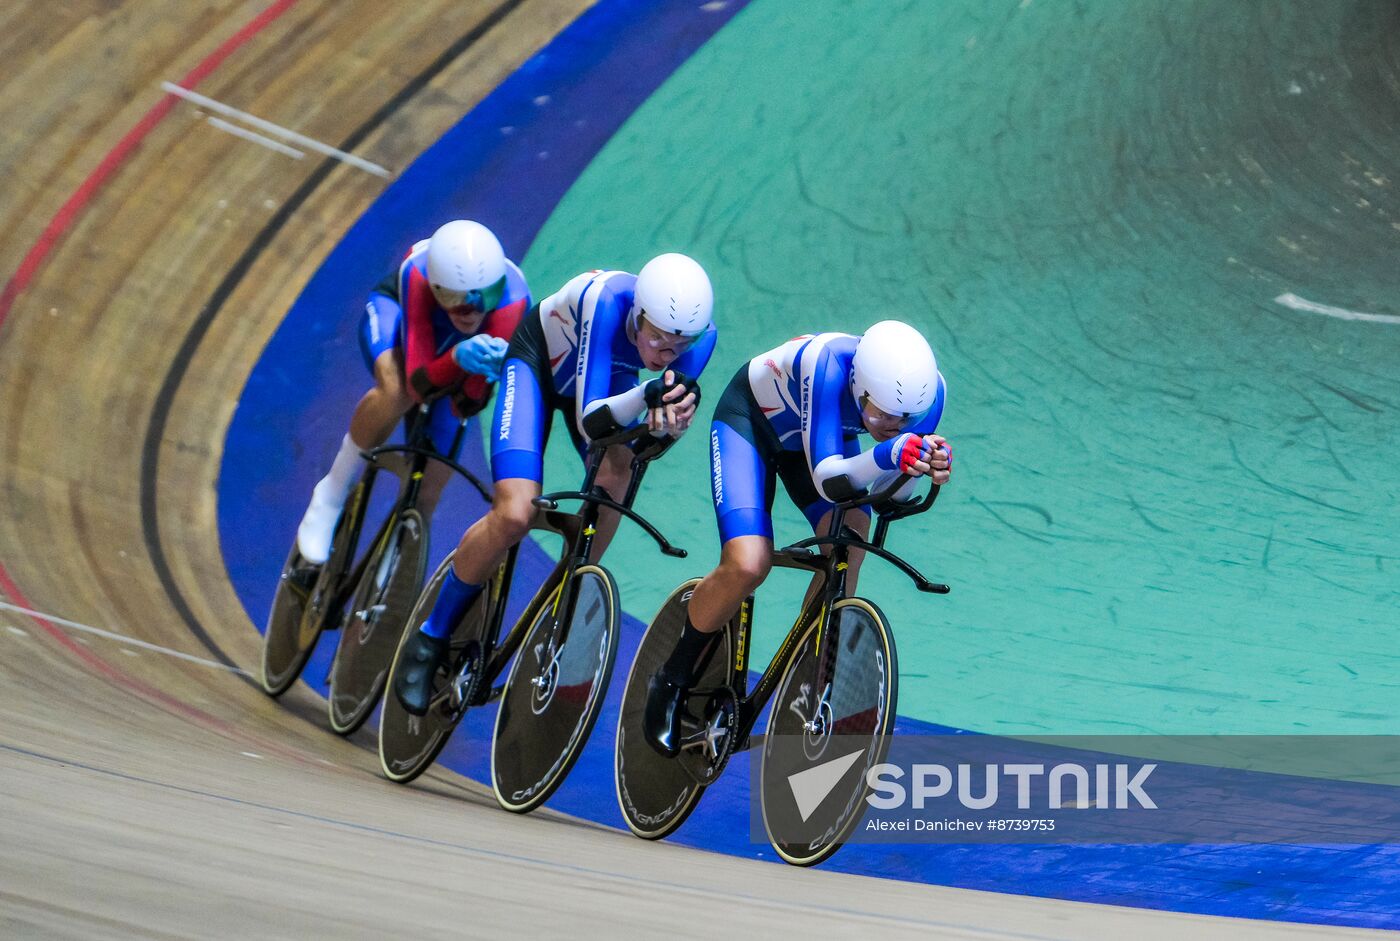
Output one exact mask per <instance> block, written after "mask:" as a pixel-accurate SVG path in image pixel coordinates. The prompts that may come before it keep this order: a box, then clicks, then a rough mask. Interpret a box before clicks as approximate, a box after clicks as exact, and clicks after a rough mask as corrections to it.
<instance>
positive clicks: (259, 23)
mask: <svg viewBox="0 0 1400 941" xmlns="http://www.w3.org/2000/svg"><path fill="white" fill-rule="evenodd" d="M297 2H298V0H276V2H275V3H273V4H272V5H270V6H268V7H267V8H266V9H264V10H263V11H262V12H261V13H259V14H258V15H257V16H255V17H253V18H252V19H251V20H249V21H248V22H247V23H246V24H244V26H243V27H242V28H241V29H240V30H238V32H236V33H234V34H233V35H232V36H230V37H229V38H228V39H227V40H225V41H224V42H223V43H222V44H221V45H220V46H219V48H217V49H215V50H214V51H213V52H211V53H210V54H209V55H208V56H206V57H205V58H204V59H203V60H202V61H201V62H200V63H199V64H198V65H196V66H195V67H194V68H193V69H191V70H190V71H189V73H188V74H187V75H186V76H185V77H184V78H182V79H180V81H178V82H176V83H175V84H177V85H179V86H181V87H182V88H194V87H195V86H196V85H198V84H199V83H200V82H202V81H204V79H206V78H208V77H209V75H210V73H212V72H213V71H214V70H215V69H217V68H218V67H219V66H220V65H222V64H223V63H224V61H225V60H226V59H227V58H228V57H229V56H231V55H232V54H233V53H234V52H235V51H236V50H237V49H238V48H239V47H240V46H242V45H244V44H245V43H246V42H248V40H250V39H252V38H253V37H254V36H256V35H257V34H258V33H260V32H262V30H263V29H265V28H266V27H267V26H268V24H270V23H272V22H273V21H274V20H276V19H277V18H278V17H280V16H281V15H282V14H284V13H286V12H287V11H288V10H290V9H291V8H292V7H293V6H295V5H296V3H297ZM178 100H179V99H178V98H177V97H176V96H175V95H170V94H167V95H164V96H163V97H162V98H161V100H160V101H159V102H158V103H157V104H156V105H155V107H153V108H151V110H150V111H147V112H146V113H145V114H144V115H143V116H142V117H141V120H139V121H137V122H136V126H135V127H133V128H132V129H131V130H130V131H127V133H126V134H125V136H123V137H122V139H121V140H119V141H117V145H116V146H115V147H113V148H112V149H111V150H110V151H108V152H107V155H106V156H105V157H103V158H102V161H101V162H100V163H99V164H98V165H97V168H96V169H95V170H93V171H92V173H90V174H89V175H88V177H87V179H85V180H83V182H82V185H80V186H79V187H78V188H77V189H76V190H74V191H73V195H72V196H69V197H68V199H67V201H66V202H64V204H63V205H62V206H61V207H60V208H59V210H58V212H57V213H56V214H55V215H54V217H53V218H52V219H51V220H49V224H48V225H47V226H45V227H44V231H43V232H42V233H40V235H39V240H38V241H37V242H35V243H34V244H33V245H32V246H31V247H30V249H29V251H28V252H27V253H26V254H25V256H24V259H23V260H22V261H21V262H20V264H19V268H18V270H16V271H15V273H14V275H12V276H11V277H10V279H9V280H8V281H6V282H5V288H4V290H3V291H0V326H3V325H4V323H5V318H6V317H7V316H9V313H10V309H11V308H12V307H13V306H14V302H15V298H17V297H18V296H19V295H20V294H21V293H22V292H23V291H24V290H25V288H27V287H29V284H30V282H32V281H33V280H34V275H35V274H36V273H38V271H39V269H40V268H41V267H42V266H43V264H44V261H45V260H46V259H47V258H48V256H49V253H50V252H52V251H53V249H54V247H55V246H56V245H57V244H58V243H59V241H60V240H61V239H62V238H63V235H64V233H65V232H67V231H68V229H69V228H70V227H71V226H72V225H73V221H74V220H75V219H77V218H78V215H79V214H80V213H81V212H82V211H83V209H85V208H86V207H87V205H88V203H90V202H91V201H92V198H93V197H94V196H96V195H97V193H98V191H99V190H100V189H101V188H102V186H103V184H105V183H106V182H107V180H108V179H109V178H110V177H111V176H112V174H114V173H115V172H116V171H117V170H118V169H119V168H120V167H121V165H122V164H123V163H125V162H126V160H127V158H128V157H130V156H131V154H132V152H133V151H135V150H136V147H137V145H139V144H140V143H141V141H142V140H143V139H144V138H145V137H146V136H147V135H148V134H150V133H151V131H152V130H153V129H154V128H155V126H156V125H157V124H159V123H160V122H161V121H162V120H163V119H164V118H165V116H166V115H168V114H169V113H170V110H171V108H173V107H174V106H175V102H176V101H178ZM0 591H3V592H4V593H5V594H6V595H8V596H9V597H10V599H11V600H12V601H14V602H15V603H16V604H18V605H21V606H23V607H25V608H30V609H33V608H34V607H35V606H34V604H33V603H31V602H30V601H29V599H28V598H27V597H25V594H24V592H22V591H20V589H19V586H18V585H16V584H15V583H14V580H13V579H12V578H10V574H9V572H8V571H6V569H5V566H4V564H3V563H0ZM28 617H29V619H30V620H31V621H33V622H34V623H35V624H37V625H38V626H39V627H40V628H42V629H43V630H44V632H45V633H47V634H49V635H50V636H51V637H53V638H54V640H56V641H57V642H58V643H59V644H60V645H61V646H62V647H63V648H64V649H66V650H68V651H69V652H70V653H72V654H73V655H74V656H76V657H77V658H78V659H80V660H82V661H83V662H84V663H86V664H87V665H88V666H89V667H90V668H92V669H93V670H95V671H96V672H97V673H99V674H101V675H102V676H104V677H106V678H107V679H109V680H111V681H112V682H114V683H116V684H118V685H121V686H125V687H126V688H127V689H129V690H131V691H132V692H134V693H135V694H136V695H138V696H140V697H141V698H143V699H145V700H147V701H148V702H152V703H155V704H156V705H159V706H163V707H164V708H166V709H169V710H171V711H174V712H176V713H178V714H179V715H181V716H184V717H185V718H187V719H192V720H194V721H195V722H197V723H199V724H200V725H203V726H205V727H206V728H213V729H215V730H217V731H220V732H223V733H224V734H226V735H229V736H230V737H235V738H243V739H245V740H249V741H257V740H256V739H254V738H253V737H252V736H249V735H247V734H246V733H241V732H239V731H238V730H237V729H235V728H234V727H233V726H231V725H230V724H229V723H227V722H225V721H223V720H222V719H219V718H218V717H216V716H211V715H209V714H208V713H206V712H203V711H201V710H199V709H196V708H194V707H193V706H190V705H187V704H186V703H182V702H180V701H179V700H177V699H174V698H173V697H171V696H168V695H166V694H165V693H163V692H161V691H160V690H158V689H155V688H154V687H152V686H150V685H148V684H146V683H144V682H142V681H141V680H138V679H136V678H135V677H133V676H130V675H128V674H126V673H125V672H123V671H121V670H119V669H117V668H116V667H114V666H112V665H111V664H110V663H108V662H107V661H105V660H103V659H102V658H101V657H99V656H97V654H95V653H93V652H92V651H90V650H88V649H87V648H86V647H84V646H82V645H81V644H79V643H78V642H77V641H75V640H73V639H72V638H71V637H69V636H68V635H67V634H66V633H64V631H63V630H62V629H61V628H59V627H58V625H56V624H54V623H53V622H52V621H49V620H48V619H47V618H43V617H40V616H38V615H33V614H31V615H28ZM258 744H259V745H261V746H262V747H264V748H266V749H268V750H270V751H278V752H281V753H283V754H289V755H291V756H292V757H296V758H301V759H302V760H305V759H304V758H303V757H302V756H301V755H299V754H297V753H296V752H294V751H291V750H289V749H287V748H286V747H285V746H280V745H277V744H275V743H272V742H266V741H258Z"/></svg>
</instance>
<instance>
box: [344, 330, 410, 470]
mask: <svg viewBox="0 0 1400 941" xmlns="http://www.w3.org/2000/svg"><path fill="white" fill-rule="evenodd" d="M412 407H413V398H412V396H410V395H409V394H408V390H407V388H405V386H404V377H403V357H402V355H401V354H400V352H399V351H398V350H385V351H384V352H383V353H380V354H379V356H378V358H377V359H375V361H374V388H372V389H370V390H369V391H368V392H366V393H365V394H364V396H363V397H361V399H360V402H359V404H358V405H356V406H355V414H353V415H352V416H350V440H351V441H353V442H355V444H357V445H358V446H359V447H360V448H361V449H362V450H368V449H370V448H377V447H379V446H380V445H381V444H383V443H384V442H385V441H388V440H389V435H391V434H393V433H394V428H395V427H396V426H397V425H398V423H399V421H400V420H401V419H402V418H403V417H404V415H406V414H407V413H408V410H409V409H410V408H412Z"/></svg>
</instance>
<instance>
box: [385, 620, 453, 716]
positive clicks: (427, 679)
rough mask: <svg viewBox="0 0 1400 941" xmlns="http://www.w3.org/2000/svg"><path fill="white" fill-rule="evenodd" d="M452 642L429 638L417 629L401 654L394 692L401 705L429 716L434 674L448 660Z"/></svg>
mask: <svg viewBox="0 0 1400 941" xmlns="http://www.w3.org/2000/svg"><path fill="white" fill-rule="evenodd" d="M449 642H450V638H447V637H429V636H428V635H427V634H424V633H423V632H422V631H421V630H417V631H414V632H413V637H412V638H411V639H410V640H409V642H408V645H407V646H406V647H404V649H403V653H402V654H400V655H399V668H398V670H397V671H395V677H394V695H395V696H397V697H398V699H399V705H401V706H403V707H404V709H405V710H407V711H408V712H409V713H411V714H413V715H415V716H422V715H427V713H428V702H429V700H431V699H432V696H433V676H434V675H435V674H436V673H437V671H438V667H440V666H442V661H443V660H445V659H447V646H448V643H449Z"/></svg>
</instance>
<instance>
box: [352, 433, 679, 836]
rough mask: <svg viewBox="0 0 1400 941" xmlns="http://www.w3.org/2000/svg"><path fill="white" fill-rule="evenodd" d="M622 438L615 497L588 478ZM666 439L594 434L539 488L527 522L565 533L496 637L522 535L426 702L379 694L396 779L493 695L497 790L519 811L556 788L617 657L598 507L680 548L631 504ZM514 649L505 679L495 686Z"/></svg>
mask: <svg viewBox="0 0 1400 941" xmlns="http://www.w3.org/2000/svg"><path fill="white" fill-rule="evenodd" d="M617 444H626V445H629V446H630V447H631V448H632V451H633V456H632V462H631V466H632V477H631V481H630V482H629V484H628V487H627V492H626V494H625V495H624V497H623V499H622V500H621V501H620V502H618V501H614V500H612V499H611V498H610V497H609V496H608V494H607V492H606V491H604V490H603V489H602V488H601V487H598V486H596V485H595V483H594V480H595V478H596V476H597V472H598V466H599V464H600V462H601V459H602V455H603V453H604V452H605V451H606V450H607V448H609V447H611V446H613V445H617ZM672 444H674V439H670V438H658V437H655V436H653V435H651V434H650V433H649V432H648V431H647V428H646V426H645V425H642V426H639V427H637V428H633V429H629V430H627V431H624V432H621V433H619V434H617V435H613V436H611V437H609V438H605V439H599V440H598V441H596V442H594V443H593V444H592V445H591V446H590V448H589V451H588V455H587V461H586V463H587V472H586V475H585V478H584V482H583V485H582V487H580V488H579V489H578V490H576V491H561V492H558V493H548V494H544V495H542V496H540V497H537V498H536V499H535V506H536V507H537V508H538V511H539V512H538V513H537V514H536V518H535V521H534V524H533V526H532V528H533V529H536V530H540V531H544V532H551V533H555V534H558V535H560V536H562V537H563V539H564V550H563V553H562V555H561V557H560V560H559V562H558V563H557V564H556V565H555V567H554V569H553V571H552V572H551V573H550V575H549V576H548V577H547V578H546V579H545V581H544V582H543V584H542V585H541V586H540V587H539V589H538V590H537V591H536V592H535V594H534V595H533V597H532V598H531V599H530V601H529V603H528V604H527V605H526V606H525V609H524V612H523V613H522V614H521V615H520V617H519V618H518V619H517V620H516V622H515V624H514V625H513V626H512V627H511V628H510V630H509V631H508V632H507V633H506V635H505V638H504V639H503V640H502V639H500V638H501V630H502V627H503V622H504V619H505V609H506V601H507V599H508V597H509V595H510V587H511V582H512V579H513V576H514V574H515V565H516V560H517V557H518V553H519V546H518V545H517V546H515V547H512V548H511V550H510V551H509V552H508V553H507V555H506V558H505V560H504V561H503V562H502V563H501V565H500V567H499V568H498V569H497V570H496V573H495V575H494V576H493V577H492V578H491V580H490V582H489V583H488V584H487V586H486V590H485V591H483V592H482V595H481V596H480V598H478V599H477V601H476V603H474V604H473V605H472V607H471V608H470V609H469V610H468V611H467V613H466V615H465V616H464V617H463V619H462V622H461V623H460V624H458V625H457V627H456V629H455V630H454V631H453V633H452V639H451V642H450V644H449V647H448V651H449V652H448V656H447V658H446V661H445V664H444V666H443V667H442V668H441V669H439V670H438V671H437V674H436V675H435V676H434V678H433V692H432V695H431V697H430V700H429V705H428V711H427V713H426V714H425V715H423V716H414V715H412V714H411V713H409V712H408V711H407V710H405V709H404V708H403V706H402V704H400V703H399V702H398V700H397V698H396V697H394V696H392V695H391V696H387V697H385V700H384V712H383V715H382V717H381V720H380V725H379V758H380V766H381V768H382V769H383V771H384V774H385V776H386V777H388V778H389V779H390V780H392V781H397V782H399V783H407V782H409V781H412V780H413V779H414V778H416V777H418V776H419V775H420V774H422V773H423V772H424V771H426V770H427V769H428V768H429V767H430V766H431V765H432V763H433V762H434V761H435V760H436V759H437V756H438V755H439V754H440V753H441V751H442V749H443V747H444V746H445V745H446V744H447V741H448V739H449V738H450V736H451V734H452V731H453V729H455V728H456V726H457V724H458V723H459V722H461V720H462V717H463V716H464V715H465V714H466V712H467V710H468V709H470V708H472V707H474V706H481V705H485V704H487V703H489V702H492V701H495V700H499V701H500V708H499V710H498V712H497V714H496V724H495V731H494V735H493V741H492V752H491V783H492V789H493V790H494V792H495V794H496V799H497V801H498V802H499V803H500V805H501V806H502V807H504V808H505V809H507V810H510V811H514V812H517V813H526V812H528V811H530V810H533V809H534V808H536V807H538V806H539V805H540V804H542V803H544V801H546V800H547V799H548V798H549V796H550V795H551V794H553V793H554V791H555V790H556V789H557V788H558V787H559V785H560V784H561V783H562V782H563V780H564V778H565V776H566V775H567V774H568V773H569V771H570V769H572V768H573V765H574V762H575V761H576V760H577V758H578V755H579V753H580V752H581V751H582V749H583V746H584V744H585V743H586V742H587V741H588V736H589V734H590V732H591V731H592V729H593V725H594V723H595V722H596V721H597V718H598V713H599V711H600V710H601V708H602V705H603V700H604V698H605V696H606V693H607V688H608V683H609V681H610V679H611V677H612V670H613V664H614V662H615V661H616V659H617V641H618V634H619V630H620V626H621V608H620V605H619V602H618V592H617V583H616V581H615V580H614V579H613V576H612V573H610V572H609V571H608V570H607V569H606V568H603V567H602V566H601V565H598V564H596V563H593V562H590V561H589V556H590V553H591V551H592V548H593V539H594V536H595V534H596V531H597V523H598V515H599V512H600V510H602V509H603V508H604V507H606V508H609V509H612V510H614V511H616V512H618V513H620V514H621V515H622V516H624V517H626V518H628V519H630V520H632V521H633V522H634V523H636V524H637V525H638V526H640V527H641V528H642V530H643V531H645V532H646V534H647V535H649V536H650V537H651V538H652V539H654V540H655V541H656V543H657V546H658V547H659V548H660V550H661V551H662V552H663V553H665V554H666V555H669V556H674V557H676V558H685V555H686V553H685V550H684V549H678V548H676V547H675V546H673V545H671V543H669V542H668V541H667V540H666V538H665V537H664V536H662V535H661V533H660V532H659V531H658V530H657V529H656V528H655V527H654V526H652V525H651V523H649V522H648V521H647V520H645V519H644V518H642V517H641V516H640V515H639V514H638V513H637V512H636V511H635V510H633V509H632V504H633V502H634V501H635V499H636V495H637V491H638V489H639V488H640V486H641V482H642V477H643V476H644V474H645V471H646V467H647V465H648V464H649V463H650V462H651V461H653V460H655V459H656V458H658V457H660V456H661V455H662V454H663V453H665V452H666V451H667V450H668V449H669V448H670V447H671V445H672ZM567 500H577V501H579V503H580V506H579V509H578V510H577V511H576V512H564V511H561V510H560V509H559V503H560V501H567ZM454 555H455V551H454V553H452V554H449V555H448V556H447V558H446V559H444V560H443V562H442V564H441V565H440V566H438V569H437V571H436V572H435V573H434V575H433V577H432V578H431V579H430V580H429V581H428V584H427V586H426V587H425V588H424V590H423V593H422V595H421V596H420V597H419V599H418V604H417V605H416V607H415V608H414V611H413V614H412V615H411V617H410V618H409V620H408V623H407V625H406V626H405V628H404V631H403V637H402V639H401V640H400V643H399V652H398V653H396V654H395V658H394V662H395V667H394V669H395V670H396V669H397V664H398V659H399V656H400V655H401V654H402V651H403V649H404V647H405V646H406V644H407V642H408V641H409V640H410V639H411V637H412V634H411V632H412V631H415V630H418V628H419V625H421V624H422V623H423V621H424V620H425V619H426V618H427V615H428V612H429V611H431V610H432V608H433V605H434V604H435V603H436V601H437V596H438V593H439V591H440V590H441V587H442V582H443V580H444V579H445V578H446V576H447V572H448V570H449V568H450V566H451V565H452V561H453V557H454ZM517 651H518V652H519V656H515V654H516V653H517ZM512 656H515V660H514V664H513V666H512V668H511V670H510V673H509V675H508V676H507V678H506V680H505V682H504V683H503V684H501V685H499V686H497V685H495V684H496V681H497V680H498V679H499V678H500V676H501V675H502V674H503V673H504V672H505V668H506V665H507V664H508V663H510V662H511V658H512ZM389 682H390V684H392V683H393V670H391V674H390V680H389Z"/></svg>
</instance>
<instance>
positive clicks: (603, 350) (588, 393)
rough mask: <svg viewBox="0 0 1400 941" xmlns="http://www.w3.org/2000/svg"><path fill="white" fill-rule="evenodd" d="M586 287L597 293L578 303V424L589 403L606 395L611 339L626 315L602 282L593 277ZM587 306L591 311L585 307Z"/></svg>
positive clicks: (576, 383)
mask: <svg viewBox="0 0 1400 941" xmlns="http://www.w3.org/2000/svg"><path fill="white" fill-rule="evenodd" d="M588 290H596V291H598V297H597V300H596V301H591V300H590V299H589V298H587V297H584V298H581V299H580V303H579V307H580V310H579V316H580V318H581V319H582V321H583V322H582V324H581V333H580V338H579V339H580V343H579V345H580V347H581V349H580V350H579V354H578V374H577V376H576V377H575V383H574V385H575V390H576V391H575V395H576V396H577V410H578V415H577V420H578V421H579V423H580V424H579V427H582V422H583V416H584V414H585V413H586V412H587V411H588V406H589V404H590V403H592V402H595V401H597V400H599V399H605V398H607V397H608V394H609V391H610V389H611V386H612V384H613V377H612V371H613V370H612V348H613V341H614V340H615V339H616V338H617V332H618V331H619V330H622V329H624V327H623V322H624V320H625V319H626V316H627V311H625V310H623V307H622V302H621V301H620V300H619V299H618V297H617V295H616V294H614V293H613V292H612V291H610V290H608V288H607V287H606V286H605V285H602V284H599V283H598V282H596V281H595V282H593V284H592V285H590V286H589V287H588V288H587V289H586V290H585V293H587V291H588ZM590 306H591V307H592V311H591V315H590V312H589V311H588V308H589V307H590ZM636 381H637V380H636V377H635V375H634V376H633V378H632V384H633V385H636Z"/></svg>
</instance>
